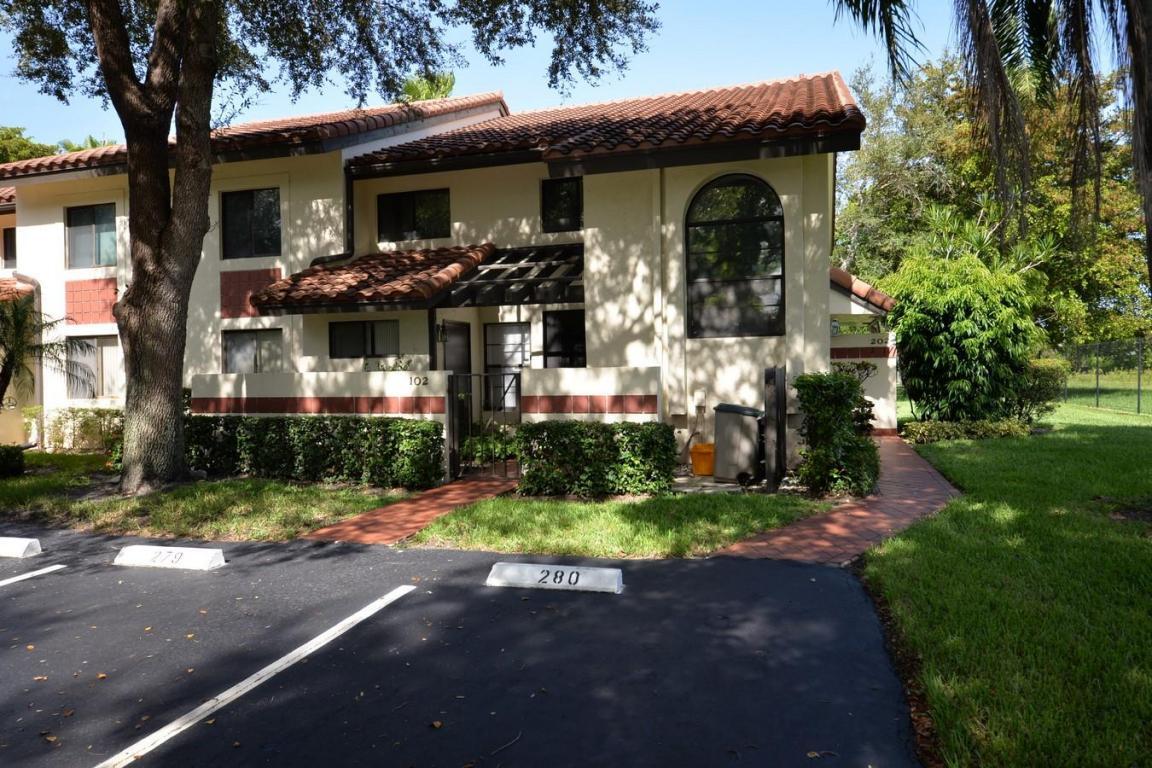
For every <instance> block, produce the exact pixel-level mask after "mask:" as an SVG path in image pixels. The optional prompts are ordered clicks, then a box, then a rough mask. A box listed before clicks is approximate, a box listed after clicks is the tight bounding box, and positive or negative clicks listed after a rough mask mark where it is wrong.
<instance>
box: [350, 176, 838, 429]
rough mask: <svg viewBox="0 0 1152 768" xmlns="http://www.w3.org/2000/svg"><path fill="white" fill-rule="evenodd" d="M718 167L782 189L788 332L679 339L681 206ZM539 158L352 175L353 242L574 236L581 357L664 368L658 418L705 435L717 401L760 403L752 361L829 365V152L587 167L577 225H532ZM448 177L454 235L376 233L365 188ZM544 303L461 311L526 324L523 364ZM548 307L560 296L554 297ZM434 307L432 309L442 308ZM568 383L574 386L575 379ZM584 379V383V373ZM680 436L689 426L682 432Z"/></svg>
mask: <svg viewBox="0 0 1152 768" xmlns="http://www.w3.org/2000/svg"><path fill="white" fill-rule="evenodd" d="M728 173H747V174H752V175H755V176H758V177H760V178H762V179H764V180H765V181H767V182H768V183H769V184H771V185H772V187H773V188H774V189H775V190H776V192H777V194H779V195H780V198H781V202H782V204H783V206H784V214H785V296H786V298H785V318H786V326H787V334H786V335H785V336H779V337H764V338H721V339H687V338H686V334H685V307H686V299H685V286H684V270H685V266H684V226H683V222H684V217H685V214H686V212H687V208H688V205H689V203H690V201H691V199H692V196H693V195H694V194H695V193H696V192H697V191H698V190H699V189H700V188H701V187H702V186H703V185H704V184H706V183H707V182H709V181H711V180H712V179H715V178H717V177H718V176H722V175H725V174H728ZM545 178H548V169H547V167H546V166H545V165H543V164H524V165H516V166H509V167H502V168H492V169H475V170H467V171H453V172H441V173H430V174H422V175H416V176H401V177H391V178H383V179H372V180H365V181H359V182H357V183H356V189H355V201H356V211H357V213H356V225H355V227H356V243H357V250H358V252H359V251H361V250H368V249H381V250H387V249H393V248H416V247H438V246H443V245H454V244H465V243H480V242H493V243H495V244H496V245H497V246H499V247H515V246H523V245H534V244H535V245H538V244H546V243H562V242H581V241H582V242H583V243H584V246H585V251H584V259H585V302H584V305H583V306H584V308H585V310H586V312H587V321H586V322H587V345H588V365H589V368H599V367H613V366H622V367H650V366H651V367H661V368H663V369H664V371H665V372H664V375H663V376H662V377H661V393H660V394H661V416H662V418H665V419H671V420H673V421H674V423H676V424H678V425H683V426H687V425H688V424H689V422H690V421H691V420H692V419H691V417H693V416H694V414H695V411H696V407H697V406H698V405H699V406H702V407H703V409H704V412H705V416H704V418H703V420H702V421H701V422H700V424H699V427H700V431H701V432H702V433H703V435H704V436H705V438H707V437H708V436H710V435H711V423H712V408H713V407H714V406H715V405H716V404H717V403H720V402H733V403H740V404H744V405H753V406H762V404H763V383H762V382H763V371H764V368H766V367H769V366H778V365H786V366H787V368H788V373H789V376H794V375H796V374H799V373H803V372H806V371H817V370H828V368H829V357H828V312H829V304H828V302H829V296H828V294H829V288H828V263H829V255H830V250H831V236H832V234H831V223H832V222H831V218H832V193H833V179H832V159H831V156H830V155H816V156H808V157H797V158H784V159H765V160H755V161H749V162H740V163H719V164H705V165H693V166H681V167H675V168H668V169H652V170H643V171H632V172H623V173H606V174H596V175H590V176H586V177H584V230H583V232H579V233H559V234H550V233H545V232H542V231H541V229H540V217H539V212H540V198H539V189H540V182H541V180H543V179H545ZM445 187H446V188H448V189H449V190H450V200H451V215H452V236H451V237H450V238H442V239H436V240H422V241H405V242H399V243H396V242H378V241H377V239H376V231H377V230H376V196H377V195H380V194H385V193H390V192H401V191H408V190H419V189H437V188H445ZM550 308H551V307H536V306H526V307H502V308H499V309H492V308H485V309H481V310H478V311H476V310H467V311H457V312H469V313H472V314H466V315H462V316H459V319H465V320H468V321H471V322H474V323H480V324H482V323H484V322H493V321H495V319H499V320H501V321H510V320H521V321H526V322H530V323H532V347H533V358H532V359H533V363H532V367H540V366H542V359H541V354H540V350H541V347H542V345H543V327H542V316H543V311H544V310H546V309H550ZM557 308H559V307H557ZM449 316H451V315H450V314H449V313H448V312H441V313H440V314H439V315H438V317H449ZM482 363H483V356H482V329H481V328H474V329H473V370H475V371H478V370H481V366H482ZM576 384H578V382H577V383H574V386H575V385H576ZM581 386H592V384H591V382H588V383H587V384H586V385H581ZM681 437H682V438H686V437H687V432H683V433H682V435H681Z"/></svg>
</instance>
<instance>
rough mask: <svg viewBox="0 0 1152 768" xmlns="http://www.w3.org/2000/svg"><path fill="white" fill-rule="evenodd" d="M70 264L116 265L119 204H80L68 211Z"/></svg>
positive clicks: (75, 267)
mask: <svg viewBox="0 0 1152 768" xmlns="http://www.w3.org/2000/svg"><path fill="white" fill-rule="evenodd" d="M65 228H66V229H67V231H68V268H69V269H84V268H86V267H114V266H116V205H115V204H114V203H103V204H101V205H77V206H74V207H72V208H68V209H67V211H66V212H65Z"/></svg>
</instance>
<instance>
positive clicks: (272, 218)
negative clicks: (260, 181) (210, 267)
mask: <svg viewBox="0 0 1152 768" xmlns="http://www.w3.org/2000/svg"><path fill="white" fill-rule="evenodd" d="M220 251H221V255H222V256H223V257H224V258H225V259H247V258H254V257H257V256H279V255H280V190H279V189H276V188H271V189H245V190H240V191H237V192H221V193H220Z"/></svg>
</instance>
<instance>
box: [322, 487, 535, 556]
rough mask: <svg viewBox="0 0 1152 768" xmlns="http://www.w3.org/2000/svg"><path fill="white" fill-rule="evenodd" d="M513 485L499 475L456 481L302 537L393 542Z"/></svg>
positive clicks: (367, 542)
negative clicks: (453, 511)
mask: <svg viewBox="0 0 1152 768" xmlns="http://www.w3.org/2000/svg"><path fill="white" fill-rule="evenodd" d="M515 487H516V481H515V480H506V479H504V478H501V477H476V478H468V479H466V480H457V481H455V482H453V483H448V484H446V485H442V486H440V487H439V488H433V489H432V490H430V491H424V492H423V493H419V494H417V495H415V496H413V497H412V498H410V499H404V500H403V501H398V502H396V503H395V504H389V505H388V506H386V507H380V509H374V510H372V511H371V512H365V513H364V514H362V515H357V516H356V517H350V518H348V519H347V520H341V521H340V522H339V523H336V524H335V525H330V526H328V527H327V528H321V529H319V530H316V531H313V532H312V533H310V534H308V535H307V536H305V538H307V539H320V540H323V541H350V542H356V543H358V544H395V543H396V542H398V541H400V540H402V539H406V538H408V537H409V536H411V535H412V534H414V533H416V532H417V531H419V530H420V529H421V528H423V527H424V526H426V525H428V523H430V522H432V521H433V520H435V519H436V518H438V517H440V516H441V515H446V514H448V513H449V512H451V511H452V510H454V509H458V508H460V507H463V506H466V505H468V504H471V503H473V502H476V501H480V500H481V499H488V498H491V497H493V496H499V495H500V494H501V493H507V492H508V491H510V490H512V489H513V488H515Z"/></svg>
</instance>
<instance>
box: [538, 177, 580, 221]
mask: <svg viewBox="0 0 1152 768" xmlns="http://www.w3.org/2000/svg"><path fill="white" fill-rule="evenodd" d="M540 223H541V226H542V227H543V229H544V231H545V232H572V231H574V230H578V229H583V228H584V179H582V178H580V177H579V176H576V177H574V178H571V179H544V181H542V182H540Z"/></svg>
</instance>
